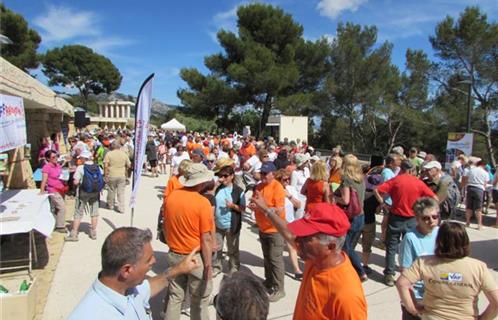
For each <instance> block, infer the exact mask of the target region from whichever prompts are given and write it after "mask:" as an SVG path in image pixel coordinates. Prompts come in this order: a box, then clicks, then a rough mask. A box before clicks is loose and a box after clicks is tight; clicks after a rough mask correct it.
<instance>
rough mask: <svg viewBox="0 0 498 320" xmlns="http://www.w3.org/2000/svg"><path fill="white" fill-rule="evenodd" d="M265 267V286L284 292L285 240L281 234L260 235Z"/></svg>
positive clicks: (261, 233)
mask: <svg viewBox="0 0 498 320" xmlns="http://www.w3.org/2000/svg"><path fill="white" fill-rule="evenodd" d="M259 239H260V241H261V248H262V250H263V258H264V265H265V286H266V287H267V288H273V289H275V290H276V291H282V292H284V275H285V266H284V255H283V252H284V243H285V241H284V238H283V237H282V236H281V235H280V234H279V233H263V232H260V233H259Z"/></svg>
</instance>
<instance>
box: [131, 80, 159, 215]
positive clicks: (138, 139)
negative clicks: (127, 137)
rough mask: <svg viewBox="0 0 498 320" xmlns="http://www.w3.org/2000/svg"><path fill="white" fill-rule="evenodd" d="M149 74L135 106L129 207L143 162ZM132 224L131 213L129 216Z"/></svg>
mask: <svg viewBox="0 0 498 320" xmlns="http://www.w3.org/2000/svg"><path fill="white" fill-rule="evenodd" d="M153 78H154V74H151V75H150V76H149V77H148V78H147V79H146V80H145V81H144V83H143V84H142V87H141V88H140V91H139V92H138V99H137V104H136V106H135V163H134V167H133V189H132V190H131V197H130V208H135V204H136V200H137V191H138V186H139V185H140V177H141V175H142V167H143V164H144V156H145V144H146V143H147V135H148V134H149V125H150V123H149V121H150V110H151V107H152V79H153ZM131 219H132V224H133V215H132V217H131Z"/></svg>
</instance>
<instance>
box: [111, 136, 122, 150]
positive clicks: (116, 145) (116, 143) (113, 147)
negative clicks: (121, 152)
mask: <svg viewBox="0 0 498 320" xmlns="http://www.w3.org/2000/svg"><path fill="white" fill-rule="evenodd" d="M119 148H121V143H120V142H119V141H118V140H117V139H116V140H114V141H113V142H112V143H111V150H116V149H119Z"/></svg>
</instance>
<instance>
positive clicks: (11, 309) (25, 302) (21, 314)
mask: <svg viewBox="0 0 498 320" xmlns="http://www.w3.org/2000/svg"><path fill="white" fill-rule="evenodd" d="M23 280H26V281H27V282H28V284H31V285H30V286H29V289H28V291H27V292H23V293H18V292H19V286H20V285H21V283H22V282H23ZM0 284H1V285H2V286H4V287H5V288H7V289H8V290H9V293H7V294H5V295H0V319H2V320H32V319H33V318H34V317H35V306H36V289H37V288H36V279H35V278H33V280H31V279H30V278H29V276H28V275H16V276H2V277H0Z"/></svg>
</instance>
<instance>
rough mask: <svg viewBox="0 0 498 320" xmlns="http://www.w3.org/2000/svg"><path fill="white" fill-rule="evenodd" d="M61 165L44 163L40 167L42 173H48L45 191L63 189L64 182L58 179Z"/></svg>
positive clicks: (50, 191) (51, 191)
mask: <svg viewBox="0 0 498 320" xmlns="http://www.w3.org/2000/svg"><path fill="white" fill-rule="evenodd" d="M61 172H62V167H61V166H60V164H55V165H54V164H52V163H46V164H45V165H44V166H43V168H42V173H46V174H47V175H48V180H47V192H48V193H54V192H57V191H60V190H63V189H64V184H63V183H62V181H61V180H60V179H59V176H60V175H61Z"/></svg>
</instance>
